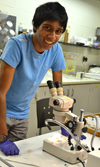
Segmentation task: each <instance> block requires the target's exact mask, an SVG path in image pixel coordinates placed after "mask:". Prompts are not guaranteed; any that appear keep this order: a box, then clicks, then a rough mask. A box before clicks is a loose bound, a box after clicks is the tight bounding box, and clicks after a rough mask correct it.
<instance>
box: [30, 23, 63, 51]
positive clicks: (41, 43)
mask: <svg viewBox="0 0 100 167" xmlns="http://www.w3.org/2000/svg"><path fill="white" fill-rule="evenodd" d="M62 33H63V27H62V26H61V25H60V23H59V22H58V21H44V22H43V23H42V24H41V25H40V26H39V27H38V28H37V29H36V33H35V34H34V38H33V43H34V47H35V50H36V51H37V52H39V53H42V52H43V51H44V50H49V49H50V48H51V47H52V46H53V45H54V44H55V43H56V42H57V41H58V40H59V38H60V36H61V35H62Z"/></svg>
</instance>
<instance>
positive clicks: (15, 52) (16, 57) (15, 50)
mask: <svg viewBox="0 0 100 167" xmlns="http://www.w3.org/2000/svg"><path fill="white" fill-rule="evenodd" d="M0 59H1V60H4V61H5V62H6V63H7V64H9V65H10V66H12V67H14V68H16V66H17V65H18V64H19V63H20V60H21V49H20V47H19V45H18V43H17V42H16V41H15V40H14V39H13V38H12V39H9V41H8V42H7V43H6V46H5V48H4V50H3V53H2V55H1V57H0Z"/></svg>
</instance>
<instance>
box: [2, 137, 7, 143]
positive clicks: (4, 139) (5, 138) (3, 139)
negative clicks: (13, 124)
mask: <svg viewBox="0 0 100 167" xmlns="http://www.w3.org/2000/svg"><path fill="white" fill-rule="evenodd" d="M6 140H7V136H6V135H0V143H2V142H4V141H6Z"/></svg>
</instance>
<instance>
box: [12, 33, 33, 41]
mask: <svg viewBox="0 0 100 167" xmlns="http://www.w3.org/2000/svg"><path fill="white" fill-rule="evenodd" d="M12 39H13V40H15V41H18V42H25V41H29V40H30V39H31V38H30V34H26V33H22V34H19V35H17V36H15V37H13V38H12Z"/></svg>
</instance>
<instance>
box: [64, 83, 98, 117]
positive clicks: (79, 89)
mask: <svg viewBox="0 0 100 167" xmlns="http://www.w3.org/2000/svg"><path fill="white" fill-rule="evenodd" d="M63 89H64V92H65V95H66V96H69V97H71V98H75V99H76V103H75V104H74V107H73V113H75V114H76V115H79V114H80V109H84V111H85V113H88V112H90V113H98V112H100V84H86V85H71V86H63Z"/></svg>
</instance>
